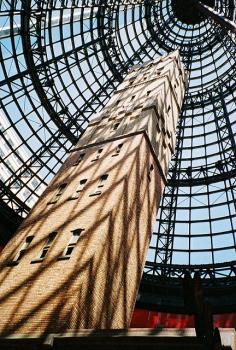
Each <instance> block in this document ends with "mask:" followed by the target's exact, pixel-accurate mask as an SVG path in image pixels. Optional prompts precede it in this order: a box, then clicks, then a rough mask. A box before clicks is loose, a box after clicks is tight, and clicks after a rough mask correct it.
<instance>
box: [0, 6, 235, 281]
mask: <svg viewBox="0 0 236 350" xmlns="http://www.w3.org/2000/svg"><path fill="white" fill-rule="evenodd" d="M203 2H204V1H203ZM172 5H173V0H162V1H159V0H143V1H141V0H122V1H118V0H109V1H108V0H50V1H48V0H21V1H20V0H0V122H1V115H4V117H6V118H7V120H8V127H5V128H2V127H1V128H0V136H1V140H2V141H1V144H0V148H1V147H2V146H1V145H4V147H5V148H4V150H5V151H4V152H1V153H0V156H1V163H2V164H3V166H4V169H5V171H6V173H7V174H8V175H7V178H6V179H5V180H2V181H1V182H0V189H1V190H0V194H1V200H3V201H5V202H6V203H8V204H9V205H10V206H11V207H12V208H13V209H14V210H16V211H17V212H18V213H19V214H20V215H21V216H23V217H24V216H26V215H27V212H28V211H29V207H30V206H31V205H30V198H34V199H36V198H37V197H38V196H39V195H40V191H36V190H37V188H38V187H36V188H33V187H32V186H31V185H30V183H31V182H30V181H32V179H37V182H38V183H40V184H43V185H47V184H48V182H49V181H50V179H51V178H52V177H53V176H54V174H55V173H56V172H57V170H58V168H59V167H60V165H61V164H62V162H63V161H64V159H65V158H66V155H67V153H68V152H69V151H70V149H71V147H72V146H73V145H74V144H76V142H77V140H78V139H79V137H80V135H81V134H82V133H83V131H84V130H85V128H86V126H87V125H88V122H89V120H90V119H91V118H92V116H93V115H94V114H95V113H96V112H97V111H99V110H100V109H101V108H103V107H104V106H105V104H106V102H107V101H108V100H109V98H110V96H111V94H112V93H113V91H114V90H115V89H116V87H117V85H118V84H119V83H120V82H121V81H122V79H123V77H124V76H125V75H126V73H127V72H128V71H129V69H131V68H132V66H134V65H136V64H143V63H145V62H147V61H149V60H152V59H154V58H156V57H159V56H161V55H165V54H168V53H169V52H171V51H173V50H175V49H179V50H180V54H181V57H182V60H183V62H184V63H185V65H186V68H187V69H188V70H189V74H190V77H189V88H188V91H187V93H186V96H185V102H184V106H183V110H182V115H181V119H180V123H179V128H178V142H177V147H176V152H175V155H174V157H173V159H172V164H171V169H170V172H169V179H168V185H167V187H166V190H165V194H164V196H163V199H162V204H161V209H160V211H159V214H158V217H157V222H156V226H155V231H154V234H153V237H152V240H151V244H150V249H149V254H148V261H147V264H146V267H145V273H147V274H152V275H157V276H159V275H161V276H167V277H173V276H177V277H179V276H182V275H183V274H184V272H185V271H186V270H190V271H191V272H194V271H196V270H197V271H200V273H201V275H202V277H204V278H206V279H207V278H210V279H212V278H217V277H234V276H235V275H236V273H235V272H236V231H235V229H236V206H235V203H236V180H235V175H236V159H235V156H236V147H235V133H236V121H235V113H236V93H235V91H236V90H235V87H236V57H235V50H236V43H235V34H234V33H231V32H230V31H229V28H227V27H222V26H221V25H220V23H217V22H216V21H215V20H214V18H212V17H208V16H205V18H203V19H202V20H201V21H200V23H194V24H191V18H190V19H189V21H188V23H184V22H182V21H181V20H180V19H179V18H176V16H175V13H174V12H173V8H172ZM235 5H236V1H234V0H223V1H222V0H216V1H215V8H214V10H215V11H217V12H219V13H221V14H222V15H223V16H224V17H225V18H226V19H228V20H230V21H232V23H233V22H234V21H235ZM9 131H11V132H14V135H15V137H16V138H17V139H18V140H19V146H18V147H17V148H15V147H13V146H12V142H11V140H10V138H9ZM21 149H23V150H24V152H26V154H27V157H24V158H23V157H22V156H21V153H20V150H21ZM12 155H14V157H15V159H16V161H17V162H18V170H17V171H15V170H13V169H12V166H11V162H10V161H9V160H10V158H11V157H12ZM26 174H27V176H26ZM38 186H40V185H38ZM25 191H26V193H27V199H26V200H25V202H24V203H23V202H22V200H20V194H22V193H25Z"/></svg>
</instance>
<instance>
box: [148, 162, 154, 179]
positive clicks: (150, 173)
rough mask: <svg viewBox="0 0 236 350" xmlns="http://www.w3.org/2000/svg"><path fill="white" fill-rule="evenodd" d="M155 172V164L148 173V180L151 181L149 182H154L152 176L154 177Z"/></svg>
mask: <svg viewBox="0 0 236 350" xmlns="http://www.w3.org/2000/svg"><path fill="white" fill-rule="evenodd" d="M153 170H154V166H153V164H151V165H150V168H149V171H148V180H149V181H151V180H152V177H151V175H152V172H153Z"/></svg>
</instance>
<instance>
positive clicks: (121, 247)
mask: <svg viewBox="0 0 236 350" xmlns="http://www.w3.org/2000/svg"><path fill="white" fill-rule="evenodd" d="M185 81H186V74H185V72H184V70H183V67H182V65H181V63H180V61H179V55H178V52H175V53H173V54H171V55H169V56H168V57H166V58H163V59H161V60H158V61H153V62H151V63H149V64H148V65H145V66H143V67H139V68H138V67H137V68H136V69H134V70H133V71H132V72H130V73H129V74H128V76H127V77H126V79H125V80H124V82H123V83H122V84H121V85H120V86H119V88H118V90H117V91H116V93H115V94H114V96H113V97H112V98H111V100H110V102H109V103H108V105H107V106H106V107H105V108H104V109H103V111H101V112H100V113H99V114H98V115H97V116H96V118H94V119H93V120H92V121H91V123H90V125H89V127H88V128H87V130H86V132H85V134H84V135H83V137H82V138H81V140H80V141H79V142H78V144H77V145H76V147H75V149H74V150H73V152H72V153H71V154H70V156H69V157H68V159H67V161H66V162H65V163H64V164H63V166H62V167H61V169H60V171H59V172H58V174H57V175H56V176H55V178H54V179H53V181H52V182H51V183H50V185H49V186H48V188H47V189H46V191H45V192H44V194H43V195H42V196H41V198H40V200H39V201H38V203H36V205H35V207H34V208H33V209H32V211H31V212H30V214H29V216H28V217H27V218H26V220H25V221H24V222H23V224H22V225H21V227H20V228H19V230H18V232H17V234H16V236H15V237H14V239H12V241H11V242H10V243H9V244H8V245H7V246H6V248H5V249H4V250H3V252H2V255H1V260H0V263H1V273H0V280H1V289H0V313H1V321H0V332H1V335H9V334H31V335H32V334H35V335H41V336H42V335H44V334H47V333H58V332H66V331H70V332H71V331H77V330H78V329H83V328H87V329H119V328H128V327H129V323H130V320H131V316H132V312H133V308H134V304H135V301H136V297H137V291H138V287H139V283H140V280H141V276H142V272H143V267H144V263H145V259H146V254H147V249H148V246H149V241H150V238H151V233H152V227H153V224H154V222H155V218H156V213H157V209H158V205H159V202H160V198H161V195H162V192H163V189H164V184H165V179H166V175H167V171H168V164H169V160H170V157H171V153H172V152H173V150H174V147H175V130H176V125H177V121H178V116H179V112H180V108H181V104H182V100H183V95H184V84H185ZM78 160H79V161H78ZM85 180H86V181H85ZM62 185H64V189H63V190H61V195H59V193H58V191H59V188H60V186H62ZM61 188H62V187H61ZM55 194H58V197H57V201H56V200H55ZM72 197H76V198H72ZM52 202H54V203H52ZM78 229H80V230H81V233H80V236H79V239H78V241H77V242H75V241H71V238H72V236H73V231H75V230H78ZM52 232H56V233H57V234H56V235H55V238H54V240H52V242H49V241H48V238H49V235H50V233H52ZM28 236H33V239H32V241H31V242H30V243H29V244H28V245H27V244H26V245H25V248H26V249H25V252H24V255H22V257H21V258H20V259H19V260H18V261H16V256H17V254H18V253H19V251H20V250H21V249H22V247H23V244H24V242H25V240H26V238H27V237H28ZM69 244H70V247H73V248H72V250H71V254H70V255H69V254H67V255H66V249H67V248H68V247H69ZM45 245H47V247H48V250H47V252H46V255H45V257H44V258H43V259H42V258H40V256H42V250H43V248H44V247H45Z"/></svg>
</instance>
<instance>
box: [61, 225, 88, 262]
mask: <svg viewBox="0 0 236 350" xmlns="http://www.w3.org/2000/svg"><path fill="white" fill-rule="evenodd" d="M82 231H83V229H81V228H79V229H77V230H74V231H72V232H71V238H70V240H69V242H68V245H67V247H66V249H65V250H64V253H63V255H62V257H60V258H59V260H60V259H70V257H71V254H72V252H73V250H74V248H75V246H76V244H77V243H78V240H79V237H80V235H81V232H82Z"/></svg>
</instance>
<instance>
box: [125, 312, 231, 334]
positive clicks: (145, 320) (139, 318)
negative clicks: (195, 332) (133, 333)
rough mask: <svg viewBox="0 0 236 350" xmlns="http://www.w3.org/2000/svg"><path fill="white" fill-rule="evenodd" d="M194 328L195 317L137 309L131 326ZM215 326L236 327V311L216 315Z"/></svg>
mask: <svg viewBox="0 0 236 350" xmlns="http://www.w3.org/2000/svg"><path fill="white" fill-rule="evenodd" d="M157 327H163V328H177V329H183V328H194V317H193V316H189V315H180V314H169V313H164V312H156V311H149V310H142V309H135V310H134V314H133V318H132V321H131V325H130V328H150V329H154V328H157ZM214 327H218V328H236V313H228V314H222V315H214Z"/></svg>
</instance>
